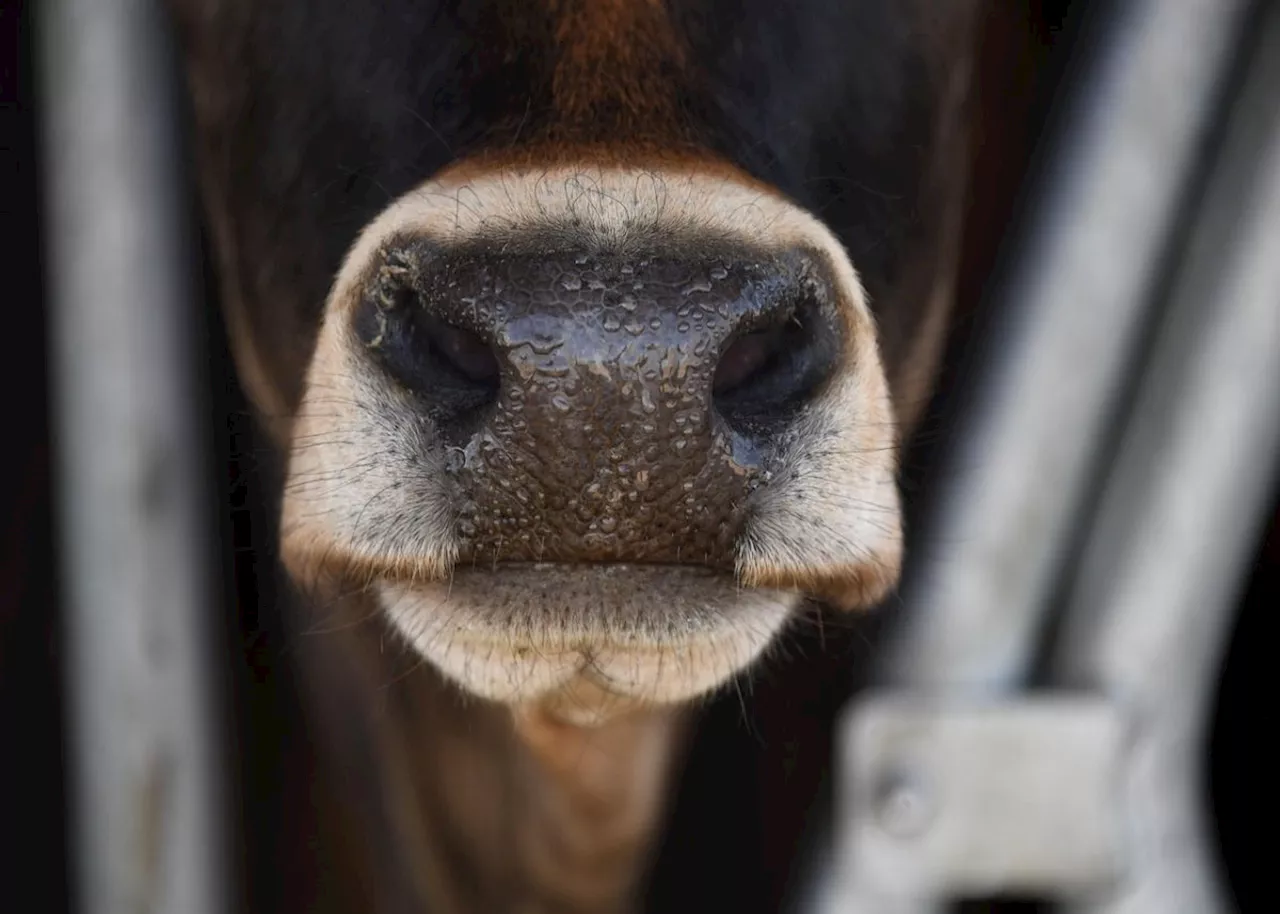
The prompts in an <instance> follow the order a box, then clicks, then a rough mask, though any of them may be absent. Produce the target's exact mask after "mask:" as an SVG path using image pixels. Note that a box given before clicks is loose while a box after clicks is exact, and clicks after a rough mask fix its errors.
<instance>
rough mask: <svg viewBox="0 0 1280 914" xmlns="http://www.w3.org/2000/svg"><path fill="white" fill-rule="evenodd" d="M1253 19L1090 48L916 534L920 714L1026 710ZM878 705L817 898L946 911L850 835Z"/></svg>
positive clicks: (901, 654)
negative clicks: (1073, 549)
mask: <svg viewBox="0 0 1280 914" xmlns="http://www.w3.org/2000/svg"><path fill="white" fill-rule="evenodd" d="M1248 8H1249V4H1248V3H1247V2H1243V0H1240V2H1234V0H1231V2H1219V0H1128V2H1120V3H1117V4H1114V5H1113V10H1112V11H1111V18H1110V19H1109V20H1107V21H1106V23H1105V25H1106V26H1107V28H1106V31H1105V33H1104V34H1102V35H1101V36H1100V41H1101V46H1100V47H1096V48H1092V49H1090V50H1092V51H1093V55H1092V57H1090V58H1087V60H1088V62H1089V63H1090V64H1091V66H1090V67H1089V69H1088V70H1087V71H1086V72H1084V73H1082V74H1079V76H1078V82H1077V86H1076V89H1075V92H1076V94H1075V95H1074V103H1073V105H1072V106H1071V108H1070V110H1069V111H1067V112H1066V113H1065V115H1064V116H1063V118H1062V119H1061V121H1060V122H1059V124H1058V129H1057V132H1056V133H1055V135H1054V137H1053V138H1052V139H1053V141H1054V145H1055V147H1056V151H1055V155H1054V158H1053V159H1052V160H1051V162H1050V168H1049V169H1048V171H1047V173H1046V174H1044V175H1042V178H1041V183H1040V185H1039V186H1038V188H1037V191H1038V197H1037V201H1036V203H1037V206H1036V209H1035V210H1034V212H1033V216H1032V218H1031V219H1030V225H1029V226H1028V227H1027V229H1026V234H1025V236H1024V237H1022V238H1020V239H1019V244H1020V249H1019V252H1018V253H1019V257H1018V260H1017V263H1016V264H1015V266H1014V268H1013V270H1012V271H1011V272H1010V273H1009V274H1007V275H1006V276H1005V277H1003V281H1002V284H1001V287H1000V293H999V296H998V297H997V298H996V299H995V300H994V302H993V304H994V305H995V310H996V313H997V314H998V315H1000V317H1001V319H1002V321H1003V323H1002V324H1001V326H1000V331H1001V332H1000V333H999V334H998V335H996V336H995V337H993V338H991V339H988V340H986V341H984V342H986V348H985V349H984V350H983V353H984V355H985V356H986V359H985V361H984V362H982V363H981V365H980V366H979V369H980V374H979V375H978V379H977V381H976V383H975V385H974V388H973V390H972V397H971V399H970V401H969V402H968V406H967V408H966V409H964V410H962V412H961V414H960V415H958V416H955V417H953V420H952V421H951V422H950V423H949V424H950V426H951V427H953V428H957V429H958V430H959V432H958V437H957V438H956V439H954V440H953V441H952V442H950V446H951V450H950V451H949V452H948V453H947V454H946V455H945V456H944V463H943V465H942V472H941V473H940V474H939V476H940V478H941V479H942V480H943V481H944V491H943V492H942V493H941V498H940V499H939V500H938V502H937V506H936V508H935V510H934V511H933V513H932V515H931V516H930V517H928V518H926V527H925V529H924V531H923V535H922V536H920V537H918V539H919V540H920V545H919V546H918V547H917V551H916V555H915V557H914V559H913V568H912V573H911V575H910V577H909V578H908V579H907V581H906V582H905V583H904V588H903V591H902V592H903V603H904V604H905V607H904V613H903V619H902V624H901V625H900V627H899V629H898V631H897V632H896V640H894V641H893V642H892V643H891V644H890V646H889V648H890V649H889V653H888V656H887V658H886V662H885V663H884V664H883V665H882V668H881V669H880V670H879V673H880V681H881V683H882V684H883V685H885V686H888V687H889V688H890V689H891V690H892V689H895V688H896V689H899V690H905V691H907V692H908V693H910V694H913V695H914V696H915V700H916V701H917V703H918V704H917V708H920V707H925V706H927V705H928V702H929V701H930V700H933V701H934V704H935V706H936V708H937V709H938V711H939V713H942V712H943V711H945V710H946V709H948V708H950V709H952V710H954V709H956V708H957V707H958V708H959V709H960V711H961V714H962V716H963V715H964V714H966V713H972V712H975V711H978V710H983V709H991V708H997V707H998V708H1000V709H1001V710H1002V711H1003V710H1011V711H1012V716H1013V717H1015V718H1016V716H1017V713H1018V712H1017V705H1018V701H1017V698H1016V695H1017V693H1018V692H1020V690H1021V689H1022V688H1024V687H1025V685H1026V684H1027V681H1028V677H1029V674H1030V672H1031V666H1032V663H1033V662H1034V658H1035V656H1036V651H1037V648H1038V647H1039V645H1038V641H1039V639H1040V637H1041V636H1042V634H1043V633H1044V629H1045V626H1046V623H1047V622H1048V621H1049V620H1048V614H1049V612H1050V610H1051V608H1052V606H1053V602H1054V599H1055V597H1057V596H1058V594H1057V593H1055V589H1056V586H1057V585H1058V583H1059V581H1060V580H1061V578H1060V575H1061V574H1062V572H1063V571H1064V570H1065V568H1064V563H1065V561H1066V560H1067V559H1068V558H1069V548H1070V544H1071V543H1072V542H1073V541H1074V538H1075V537H1076V536H1077V535H1078V533H1079V526H1080V524H1081V522H1082V521H1083V520H1085V506H1086V505H1088V504H1089V502H1090V496H1091V495H1092V494H1093V493H1092V492H1091V491H1090V490H1091V488H1092V487H1094V486H1095V484H1096V478H1097V474H1098V471H1099V470H1100V469H1101V468H1102V467H1101V465H1100V464H1101V461H1102V460H1103V459H1104V458H1105V456H1106V455H1107V453H1108V452H1107V450H1106V449H1107V448H1108V446H1109V444H1110V443H1111V442H1110V441H1109V440H1108V435H1107V433H1108V432H1110V431H1111V428H1112V423H1113V422H1114V420H1115V419H1116V418H1117V414H1118V412H1119V409H1120V407H1121V406H1122V405H1123V399H1122V398H1123V392H1124V391H1125V389H1126V387H1127V384H1126V382H1127V381H1129V380H1130V378H1131V377H1132V374H1133V371H1134V367H1135V361H1134V360H1135V356H1137V355H1138V354H1139V352H1138V350H1139V347H1138V343H1139V336H1140V333H1141V331H1142V329H1143V328H1144V325H1145V324H1146V322H1147V318H1148V310H1149V309H1150V308H1152V307H1154V306H1155V305H1156V304H1158V303H1157V302H1156V301H1155V295H1154V293H1155V291H1156V288H1157V286H1158V283H1159V282H1160V280H1161V278H1162V277H1161V271H1162V269H1163V268H1164V267H1166V266H1167V264H1166V260H1165V258H1166V257H1167V256H1168V253H1169V245H1170V241H1171V240H1172V238H1173V237H1174V234H1175V228H1176V223H1177V220H1178V218H1179V216H1180V215H1181V213H1180V208H1181V207H1182V205H1183V204H1184V201H1185V196H1186V194H1187V192H1188V188H1189V187H1190V186H1192V184H1193V180H1194V179H1195V177H1196V175H1197V167H1198V165H1199V162H1198V158H1199V155H1200V152H1201V150H1202V149H1203V148H1204V146H1205V143H1206V139H1207V137H1208V132H1209V130H1210V128H1211V125H1212V124H1213V121H1214V119H1215V117H1214V115H1215V111H1214V108H1215V104H1216V103H1217V102H1218V101H1219V96H1220V92H1221V89H1222V87H1223V85H1224V80H1225V78H1226V77H1227V74H1228V73H1229V72H1230V70H1231V62H1232V57H1233V55H1234V54H1235V53H1236V51H1237V43H1238V39H1239V36H1240V34H1241V29H1242V25H1243V21H1244V16H1245V15H1246V13H1247V12H1248ZM1095 37H1099V36H1095ZM1001 696H1004V697H1003V698H1001ZM870 700H871V701H877V700H880V699H877V697H875V696H872V697H871V699H870ZM919 703H923V704H919ZM860 710H865V708H863V707H862V706H861V705H855V707H853V708H851V709H850V712H849V715H848V717H847V718H846V720H845V722H844V727H845V729H846V731H847V732H846V736H845V738H844V739H843V740H842V743H843V744H845V745H846V746H848V747H849V748H848V750H847V752H846V755H848V756H849V757H848V758H845V759H843V760H842V762H841V766H842V768H848V769H849V770H848V771H846V772H845V773H844V774H842V776H841V777H842V780H841V781H840V782H839V783H838V786H837V794H838V804H837V820H836V826H835V827H836V830H837V834H836V840H835V846H834V848H833V849H832V850H831V851H830V853H829V855H828V856H827V857H826V859H825V860H822V861H820V863H819V871H820V872H819V876H818V878H817V879H816V880H815V881H814V882H815V885H814V891H813V894H811V895H810V897H809V898H807V899H804V900H802V904H801V907H802V908H803V909H806V910H816V911H824V912H827V911H830V912H835V911H840V912H843V914H850V912H861V911H866V912H868V914H870V912H875V914H887V912H901V914H924V912H936V911H940V910H942V909H943V907H944V903H945V900H946V899H945V898H942V897H936V896H935V897H930V898H921V897H919V893H918V892H916V891H912V890H911V888H909V887H904V886H899V889H900V890H901V891H898V892H893V891H885V889H886V887H885V886H884V885H881V886H876V885H874V884H872V883H871V882H870V881H869V880H868V879H866V878H865V874H863V878H858V876H857V874H856V873H855V872H854V871H853V867H852V865H851V864H852V862H853V859H854V858H853V857H852V856H851V852H852V849H853V847H854V845H852V844H851V840H852V836H854V835H855V834H857V833H858V831H859V829H860V828H863V826H864V825H865V823H860V821H856V820H857V819H858V817H859V815H862V816H865V815H866V814H867V812H868V810H874V809H875V808H876V804H875V803H874V802H872V803H870V804H868V803H867V802H865V801H866V799H867V798H865V797H863V798H861V800H862V801H863V802H861V803H860V802H859V798H858V797H856V796H852V795H849V792H850V791H851V790H853V789H854V788H855V786H856V785H855V784H854V783H853V782H852V780H851V778H852V777H853V775H854V773H855V772H854V761H855V759H854V754H856V753H857V752H858V751H859V750H858V749H856V748H855V747H853V746H852V742H853V740H854V739H855V738H856V736H857V730H856V728H857V727H858V726H859V724H858V721H859V712H860ZM1100 732H1101V731H1100ZM842 792H843V793H844V794H845V795H844V796H843V797H840V796H839V795H840V794H841V793H842ZM858 809H861V810H862V812H861V813H858V812H856V810H858ZM851 811H853V812H852V813H851ZM842 816H844V817H845V818H841V817H842ZM962 844H963V842H961V844H960V845H957V847H958V850H957V853H960V852H962V850H963V847H962V846H961V845H962ZM1010 859H1013V857H1012V856H1011V858H1010ZM1077 888H1079V886H1077ZM1169 910H1175V909H1173V908H1171V909H1169Z"/></svg>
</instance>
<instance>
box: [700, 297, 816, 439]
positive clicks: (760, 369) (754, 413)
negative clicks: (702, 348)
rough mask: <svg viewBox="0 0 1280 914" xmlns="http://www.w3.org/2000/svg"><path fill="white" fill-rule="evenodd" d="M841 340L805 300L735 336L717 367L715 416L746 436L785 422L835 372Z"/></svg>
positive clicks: (713, 399) (810, 302)
mask: <svg viewBox="0 0 1280 914" xmlns="http://www.w3.org/2000/svg"><path fill="white" fill-rule="evenodd" d="M840 336H841V335H840V333H839V332H838V330H837V328H836V326H835V323H834V321H833V319H832V316H831V315H830V314H829V313H828V309H824V308H822V307H821V306H820V303H819V302H818V301H816V300H811V299H809V298H808V297H802V298H801V300H800V301H799V302H798V303H797V305H796V307H795V308H793V309H789V310H788V311H786V312H785V313H784V314H783V315H782V316H781V318H780V319H778V320H775V321H774V322H773V323H771V324H770V325H769V326H767V327H764V328H761V329H757V330H752V331H751V332H748V333H745V334H743V335H741V336H738V337H737V338H736V339H734V340H732V341H731V342H730V343H729V345H728V346H727V347H726V348H725V349H724V351H723V352H722V354H721V356H720V361H719V363H718V364H717V365H716V371H715V376H714V378H713V380H712V385H711V393H712V402H713V404H714V406H715V410H716V412H717V413H718V414H719V415H720V417H721V418H722V419H724V420H725V422H726V423H728V425H729V426H730V427H731V428H733V429H734V430H735V431H738V432H740V433H742V434H747V435H759V434H761V433H764V432H767V431H768V430H769V429H771V428H775V427H777V426H778V425H780V424H785V423H786V422H788V421H790V420H791V419H792V418H794V416H795V415H796V414H797V413H798V412H799V410H800V409H801V408H802V407H803V406H804V404H805V403H807V402H808V401H809V400H810V399H811V398H812V397H813V395H814V394H815V393H816V392H817V390H818V388H819V387H820V386H821V385H822V383H823V382H824V381H825V380H826V379H827V378H828V377H830V375H831V374H832V372H833V371H834V370H835V367H836V363H837V361H838V357H839V353H840Z"/></svg>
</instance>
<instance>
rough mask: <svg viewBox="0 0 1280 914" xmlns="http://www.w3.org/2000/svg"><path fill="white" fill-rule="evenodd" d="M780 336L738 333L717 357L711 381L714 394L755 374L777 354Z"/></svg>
mask: <svg viewBox="0 0 1280 914" xmlns="http://www.w3.org/2000/svg"><path fill="white" fill-rule="evenodd" d="M779 338H780V335H779V334H778V333H775V332H772V331H769V330H757V331H756V332H754V333H748V334H747V335H745V336H740V337H738V338H737V339H736V340H734V341H733V342H732V343H730V344H729V348H728V349H726V350H725V351H724V354H723V355H722V356H720V362H719V364H717V365H716V374H715V378H714V379H713V380H712V382H711V390H712V393H713V394H714V395H716V396H720V395H722V394H728V393H730V392H732V391H733V390H735V389H737V388H738V387H741V386H742V385H743V384H745V383H746V382H747V381H748V380H749V379H750V378H752V377H753V376H755V375H756V374H758V373H759V372H760V371H761V370H763V369H764V367H765V366H766V365H768V364H769V362H770V361H771V360H772V359H773V358H774V357H775V356H776V355H777V352H778V343H779Z"/></svg>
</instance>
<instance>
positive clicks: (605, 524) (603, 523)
mask: <svg viewBox="0 0 1280 914" xmlns="http://www.w3.org/2000/svg"><path fill="white" fill-rule="evenodd" d="M600 529H601V530H603V531H604V532H605V533H612V532H613V531H614V530H617V529H618V521H617V518H614V517H611V516H609V515H606V516H604V517H602V518H600Z"/></svg>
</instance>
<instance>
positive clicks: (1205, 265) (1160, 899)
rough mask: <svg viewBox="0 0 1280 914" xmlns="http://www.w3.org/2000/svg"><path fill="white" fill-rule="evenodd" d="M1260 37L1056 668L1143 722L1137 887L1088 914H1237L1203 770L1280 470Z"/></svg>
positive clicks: (1277, 140) (1279, 302)
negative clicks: (1205, 803) (1231, 909)
mask: <svg viewBox="0 0 1280 914" xmlns="http://www.w3.org/2000/svg"><path fill="white" fill-rule="evenodd" d="M1257 34H1258V38H1257V41H1258V44H1257V46H1256V48H1255V50H1254V53H1253V57H1252V61H1253V62H1252V64H1251V66H1250V71H1249V73H1248V74H1247V76H1246V78H1245V81H1244V85H1243V87H1242V91H1241V93H1240V96H1239V98H1238V101H1237V103H1236V105H1235V107H1234V110H1233V111H1232V116H1231V120H1230V122H1229V126H1228V131H1227V135H1226V138H1225V140H1224V143H1223V146H1222V149H1221V152H1220V154H1219V157H1218V160H1217V162H1216V164H1215V171H1214V176H1213V178H1212V180H1211V183H1210V184H1209V186H1208V188H1207V192H1206V197H1205V202H1204V204H1203V206H1202V208H1201V215H1200V218H1199V219H1198V220H1197V222H1196V226H1195V229H1194V233H1193V235H1192V237H1191V241H1190V244H1189V246H1188V248H1187V252H1186V256H1185V257H1184V258H1183V259H1182V261H1181V263H1180V268H1179V274H1178V280H1177V285H1176V286H1175V288H1174V292H1173V295H1172V297H1171V300H1170V303H1169V307H1168V311H1167V314H1166V317H1165V319H1164V321H1163V322H1162V324H1161V327H1160V328H1159V334H1158V336H1157V337H1156V339H1155V341H1154V346H1153V350H1152V353H1151V356H1150V358H1149V361H1148V366H1149V367H1148V370H1147V372H1146V374H1145V376H1144V377H1143V379H1142V382H1141V386H1140V387H1139V390H1138V393H1137V397H1136V401H1135V407H1134V413H1133V414H1134V416H1135V420H1134V421H1133V422H1131V423H1130V424H1129V426H1128V427H1127V428H1126V430H1125V435H1124V437H1123V438H1122V440H1121V446H1120V450H1119V452H1118V455H1117V459H1116V461H1115V463H1114V469H1113V470H1112V472H1111V474H1110V476H1109V478H1108V479H1107V481H1106V483H1105V486H1104V489H1103V499H1102V502H1101V507H1100V509H1099V511H1098V514H1097V520H1096V523H1095V524H1094V525H1093V526H1092V529H1091V531H1090V536H1089V540H1088V545H1087V548H1086V550H1085V552H1084V555H1083V556H1082V562H1081V566H1080V571H1079V575H1078V578H1077V585H1076V587H1075V589H1074V592H1073V594H1072V595H1071V599H1070V600H1069V601H1068V604H1067V606H1066V610H1065V612H1066V615H1065V623H1064V627H1063V630H1062V636H1061V638H1060V639H1059V641H1058V644H1057V652H1056V657H1055V658H1054V659H1055V664H1054V671H1053V672H1054V674H1055V682H1057V683H1060V684H1062V685H1065V686H1068V687H1075V688H1087V689H1090V690H1093V691H1095V692H1096V693H1098V694H1101V695H1105V696H1107V697H1108V698H1110V699H1111V700H1112V701H1113V702H1114V703H1115V704H1116V705H1117V706H1118V707H1119V708H1121V709H1123V711H1124V712H1125V713H1126V715H1127V716H1128V717H1129V719H1130V721H1131V733H1130V736H1129V744H1130V745H1129V753H1128V764H1127V766H1126V768H1125V770H1124V771H1123V781H1124V787H1125V789H1124V794H1125V796H1126V797H1127V800H1128V803H1127V808H1126V810H1125V811H1126V813H1127V815H1128V816H1129V819H1130V823H1131V830H1132V839H1133V840H1132V845H1133V848H1132V850H1133V858H1134V859H1133V865H1132V869H1131V873H1130V878H1129V880H1128V881H1127V883H1126V884H1125V886H1124V887H1123V889H1122V890H1121V891H1119V892H1117V893H1115V894H1112V895H1108V896H1107V897H1105V898H1102V899H1095V900H1093V901H1091V902H1089V903H1085V904H1080V905H1078V906H1076V907H1075V908H1074V910H1076V911H1079V912H1082V914H1083V912H1091V914H1092V912H1096V914H1103V912H1105V914H1157V912H1158V914H1180V912H1188V914H1193V912H1194V914H1213V912H1216V911H1223V910H1226V909H1227V908H1228V906H1227V904H1226V902H1225V900H1224V899H1225V893H1224V892H1223V891H1222V888H1221V886H1220V885H1219V884H1218V878H1217V873H1216V872H1215V870H1214V867H1213V865H1212V859H1213V853H1212V849H1211V847H1210V842H1211V840H1212V839H1211V837H1210V836H1211V835H1212V823H1211V822H1210V821H1209V820H1208V817H1207V816H1206V815H1205V813H1204V811H1203V810H1202V808H1201V802H1202V801H1201V795H1200V785H1201V783H1202V780H1201V773H1202V772H1201V766H1202V765H1203V763H1204V762H1205V761H1206V758H1205V754H1206V753H1205V740H1206V735H1207V734H1206V730H1207V724H1208V720H1207V718H1208V716H1209V713H1210V710H1211V707H1212V697H1213V690H1214V685H1215V683H1216V681H1217V674H1218V670H1219V665H1220V663H1221V659H1222V653H1223V650H1224V649H1225V642H1226V638H1227V635H1228V632H1229V626H1230V622H1231V619H1232V618H1233V614H1234V610H1235V605H1236V601H1237V600H1238V598H1239V593H1240V590H1241V588H1242V586H1243V582H1244V581H1245V580H1246V579H1247V575H1248V562H1249V560H1250V557H1251V556H1252V554H1253V551H1254V549H1255V548H1256V545H1257V541H1258V536H1259V535H1260V533H1261V530H1262V528H1263V525H1264V523H1265V521H1266V517H1267V512H1268V508H1269V504H1270V495H1271V492H1272V486H1273V485H1274V484H1275V481H1276V475H1277V471H1280V97H1278V96H1277V95H1276V87H1277V86H1280V8H1277V7H1275V6H1271V7H1270V8H1269V9H1268V11H1267V14H1266V16H1265V17H1262V21H1261V22H1260V25H1259V28H1258V29H1257Z"/></svg>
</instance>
